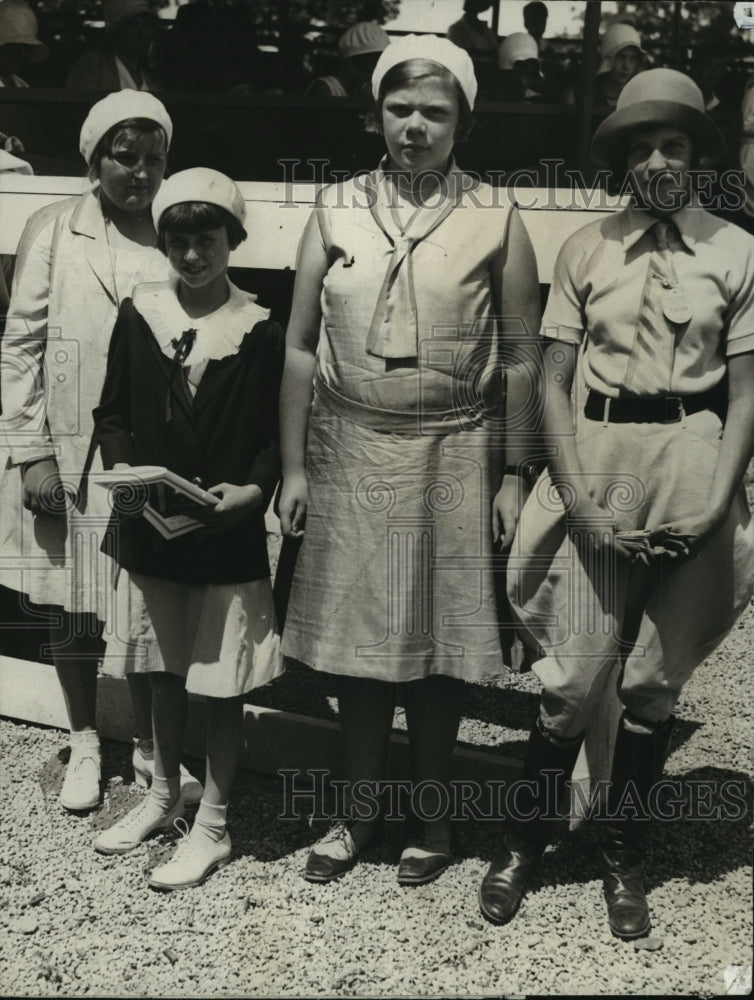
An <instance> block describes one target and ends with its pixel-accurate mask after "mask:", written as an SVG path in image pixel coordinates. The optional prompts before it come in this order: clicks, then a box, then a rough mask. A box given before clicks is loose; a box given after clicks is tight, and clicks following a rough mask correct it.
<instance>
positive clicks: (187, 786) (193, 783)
mask: <svg viewBox="0 0 754 1000" xmlns="http://www.w3.org/2000/svg"><path fill="white" fill-rule="evenodd" d="M131 763H132V764H133V769H134V781H135V782H136V784H137V785H138V786H139V788H149V786H150V785H151V784H152V778H153V777H154V740H140V739H137V738H136V737H134V752H133V755H132V757H131ZM181 794H182V795H183V801H184V802H185V804H186V805H187V806H190V805H193V804H194V803H195V802H199V801H201V797H202V795H204V789H203V788H202V783H201V781H199V779H198V778H195V777H194V776H193V774H192V773H191V772H190V771H189V770H188V768H186V767H184V766H183V764H181Z"/></svg>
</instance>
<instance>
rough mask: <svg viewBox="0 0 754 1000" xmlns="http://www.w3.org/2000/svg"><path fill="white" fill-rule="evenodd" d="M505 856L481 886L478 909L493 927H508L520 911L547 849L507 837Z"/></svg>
mask: <svg viewBox="0 0 754 1000" xmlns="http://www.w3.org/2000/svg"><path fill="white" fill-rule="evenodd" d="M504 844H505V847H504V849H503V853H502V854H501V855H500V857H499V858H497V859H496V860H495V861H493V862H492V864H491V865H490V867H489V870H488V871H487V874H486V875H485V876H484V878H483V879H482V884H481V885H480V886H479V909H480V910H481V911H482V916H483V917H485V918H486V919H487V920H489V921H490V923H493V924H507V923H508V921H509V920H512V919H513V918H514V917H515V915H516V911H517V910H518V908H519V906H520V904H521V900H522V899H523V895H524V893H525V892H526V887H527V885H528V884H529V880H530V878H531V874H532V872H533V871H534V869H535V867H536V865H537V862H538V861H539V859H540V857H541V856H542V853H543V851H544V847H541V848H540V847H539V846H536V845H534V844H527V845H524V844H522V843H520V842H517V841H516V839H515V838H513V837H510V836H506V838H505V841H504Z"/></svg>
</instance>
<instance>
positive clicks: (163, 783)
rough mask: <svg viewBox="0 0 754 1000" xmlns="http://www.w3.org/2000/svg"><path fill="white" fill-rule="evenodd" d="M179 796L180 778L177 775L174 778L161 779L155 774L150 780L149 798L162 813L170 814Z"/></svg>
mask: <svg viewBox="0 0 754 1000" xmlns="http://www.w3.org/2000/svg"><path fill="white" fill-rule="evenodd" d="M180 794H181V776H180V775H179V774H177V775H176V776H175V777H174V778H161V777H160V776H159V775H157V774H156V775H155V776H154V778H153V779H152V787H151V789H150V791H149V797H150V798H151V799H152V801H153V802H154V803H155V804H156V805H158V806H159V807H160V809H162V810H163V812H166V813H167V812H170V810H171V809H172V808H173V806H174V805H175V804H176V802H177V801H178V797H179V796H180Z"/></svg>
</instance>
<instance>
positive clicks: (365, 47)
mask: <svg viewBox="0 0 754 1000" xmlns="http://www.w3.org/2000/svg"><path fill="white" fill-rule="evenodd" d="M389 44H390V36H389V35H388V34H387V32H386V31H385V29H384V28H381V27H380V25H379V24H375V23H374V21H357V23H356V24H352V25H351V27H350V28H349V29H348V30H347V31H345V32H344V33H343V34H342V35H341V36H340V39H339V40H338V54H339V56H340V62H339V63H338V65H337V66H336V68H335V69H334V71H333V72H332V73H330V74H328V75H327V76H320V77H317V79H316V80H313V81H312V82H311V83H310V84H309V86H308V88H307V90H306V93H307V94H309V95H312V96H317V97H354V96H357V95H360V94H363V95H365V96H368V95H369V94H370V89H369V88H370V83H371V79H372V73H373V72H374V67H375V66H376V65H377V60H378V59H379V57H380V52H382V51H383V49H386V48H387V47H388V45H389Z"/></svg>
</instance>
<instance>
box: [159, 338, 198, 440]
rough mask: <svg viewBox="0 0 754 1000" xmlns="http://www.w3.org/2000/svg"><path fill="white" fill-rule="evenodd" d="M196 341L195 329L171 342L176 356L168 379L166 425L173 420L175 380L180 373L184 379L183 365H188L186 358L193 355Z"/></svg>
mask: <svg viewBox="0 0 754 1000" xmlns="http://www.w3.org/2000/svg"><path fill="white" fill-rule="evenodd" d="M195 340H196V330H194V329H193V328H192V329H190V330H184V331H183V333H182V334H181V336H180V339H179V338H178V337H173V339H172V340H171V341H170V343H171V344H172V346H173V347H174V348H175V354H174V355H173V362H172V364H171V366H170V378H169V379H168V395H167V399H166V400H165V423H166V424H169V423H170V421H171V420H172V419H173V404H172V401H171V398H170V396H171V393H172V391H173V379H174V378H175V377H176V375H177V374H179V373H180V375H181V378H183V371H182V368H183V365H185V363H186V358H187V357H188V356H189V354H191V349H192V348H193V346H194V341H195Z"/></svg>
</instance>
